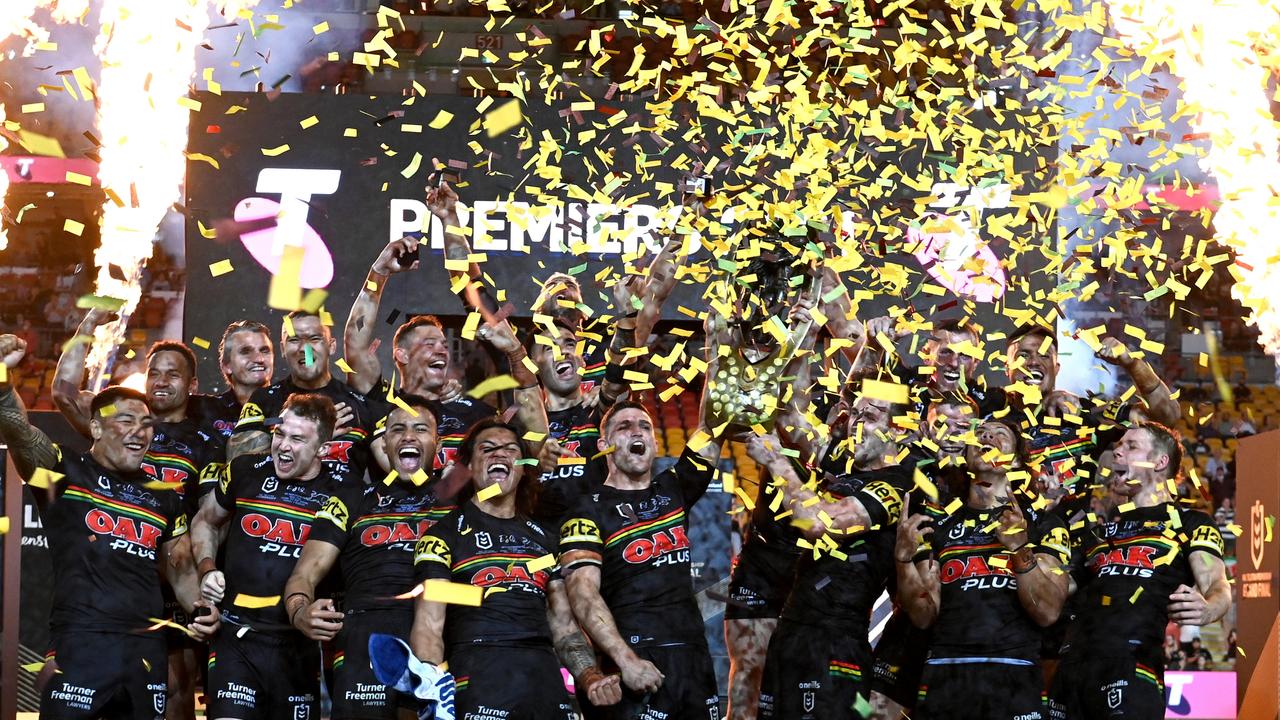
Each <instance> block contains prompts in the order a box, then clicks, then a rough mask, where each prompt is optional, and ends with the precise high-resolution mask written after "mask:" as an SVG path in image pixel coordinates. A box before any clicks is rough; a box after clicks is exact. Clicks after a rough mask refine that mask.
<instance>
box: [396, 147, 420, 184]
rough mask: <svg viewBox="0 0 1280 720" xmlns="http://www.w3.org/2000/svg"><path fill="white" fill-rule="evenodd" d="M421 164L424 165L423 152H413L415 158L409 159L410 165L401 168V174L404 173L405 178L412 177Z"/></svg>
mask: <svg viewBox="0 0 1280 720" xmlns="http://www.w3.org/2000/svg"><path fill="white" fill-rule="evenodd" d="M421 166H422V153H419V152H415V153H414V154H413V159H412V160H410V161H409V165H408V166H406V167H405V169H404V170H401V171H400V174H401V175H403V176H404V177H405V179H408V178H411V177H413V176H414V174H416V173H417V172H418V168H419V167H421Z"/></svg>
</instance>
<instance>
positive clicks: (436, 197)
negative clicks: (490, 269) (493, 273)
mask: <svg viewBox="0 0 1280 720" xmlns="http://www.w3.org/2000/svg"><path fill="white" fill-rule="evenodd" d="M427 209H428V210H430V211H431V214H432V215H435V216H436V218H437V219H439V220H440V225H441V226H442V229H443V230H444V259H445V262H446V263H447V265H446V267H447V268H448V270H449V280H450V281H451V282H452V283H453V284H454V286H455V287H456V285H457V283H458V282H459V279H460V278H467V279H468V280H472V281H475V280H479V279H480V277H481V274H480V266H479V265H478V264H476V263H473V262H467V258H468V257H470V256H471V244H470V243H469V242H467V238H466V236H464V235H462V234H460V233H459V232H457V231H458V230H461V229H462V227H461V225H462V221H461V220H459V219H458V193H457V192H455V191H454V189H453V188H451V187H449V183H447V182H441V183H440V186H439V187H433V188H430V189H428V190H427ZM450 228H453V230H452V231H451V230H450ZM464 263H465V269H464V268H462V266H461V264H464Z"/></svg>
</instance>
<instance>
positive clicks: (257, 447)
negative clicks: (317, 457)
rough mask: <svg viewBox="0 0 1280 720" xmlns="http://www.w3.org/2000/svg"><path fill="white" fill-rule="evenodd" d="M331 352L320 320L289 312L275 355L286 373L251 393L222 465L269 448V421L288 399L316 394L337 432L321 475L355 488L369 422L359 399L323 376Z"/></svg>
mask: <svg viewBox="0 0 1280 720" xmlns="http://www.w3.org/2000/svg"><path fill="white" fill-rule="evenodd" d="M336 349H337V343H336V342H335V341H334V339H333V335H332V334H331V333H330V332H329V328H328V326H326V325H325V324H324V323H323V322H322V321H321V319H320V316H319V315H317V314H315V313H312V312H309V311H307V310H294V311H293V312H291V313H289V314H288V315H286V316H285V318H284V323H283V331H282V334H281V339H280V353H281V357H283V359H284V361H285V364H286V365H287V366H288V368H289V375H288V376H287V377H285V378H284V379H283V380H281V381H279V382H276V383H273V384H271V385H268V386H267V387H265V388H261V389H259V390H255V391H254V393H253V395H251V396H250V398H249V402H247V403H245V405H244V408H243V409H242V410H241V411H240V419H239V420H238V421H237V422H236V431H235V434H234V435H232V436H231V440H230V441H228V443H227V464H228V465H230V464H231V463H232V462H233V461H234V460H235V459H236V458H238V457H240V456H241V455H260V454H263V453H266V452H267V450H268V449H269V448H270V447H271V442H272V441H271V433H270V426H269V424H268V423H269V421H270V420H274V419H275V418H277V417H280V413H281V412H282V410H283V408H284V405H285V403H286V402H288V400H289V398H290V397H292V396H293V395H299V394H313V393H314V394H319V395H323V396H325V397H327V398H329V400H330V401H332V402H333V404H334V408H335V412H336V413H337V429H336V430H335V431H334V432H335V435H334V436H333V438H332V439H326V440H325V443H324V446H325V452H326V454H325V456H324V457H323V458H322V460H323V461H324V463H325V467H326V471H327V472H328V473H331V474H336V475H337V476H338V477H341V478H344V479H349V480H351V481H353V482H361V481H362V480H363V479H364V473H365V468H366V467H367V466H368V462H369V434H370V432H371V431H372V430H373V420H372V418H371V416H370V412H369V406H368V403H367V402H366V400H365V397H364V395H362V394H361V393H360V392H358V391H357V390H355V389H354V388H352V387H351V386H350V385H347V384H346V383H344V382H342V381H341V380H339V379H337V378H335V377H334V376H333V373H331V372H330V370H329V365H330V362H331V358H332V357H333V353H334V351H335V350H336Z"/></svg>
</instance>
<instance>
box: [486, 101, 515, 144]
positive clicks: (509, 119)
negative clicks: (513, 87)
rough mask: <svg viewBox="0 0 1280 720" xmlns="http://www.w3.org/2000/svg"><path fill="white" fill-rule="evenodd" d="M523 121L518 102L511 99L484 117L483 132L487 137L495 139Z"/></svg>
mask: <svg viewBox="0 0 1280 720" xmlns="http://www.w3.org/2000/svg"><path fill="white" fill-rule="evenodd" d="M523 121H524V114H523V113H522V112H521V111H520V101H519V100H517V99H516V98H512V99H510V100H508V101H507V102H505V103H503V104H501V105H499V106H498V107H496V108H494V109H493V110H491V111H490V112H489V114H487V115H485V116H484V123H483V125H484V130H485V132H486V133H488V135H489V137H497V136H499V135H501V134H503V133H505V132H507V131H508V130H510V129H511V128H514V127H515V126H517V125H519V124H520V123H521V122H523Z"/></svg>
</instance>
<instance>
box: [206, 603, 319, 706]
mask: <svg viewBox="0 0 1280 720" xmlns="http://www.w3.org/2000/svg"><path fill="white" fill-rule="evenodd" d="M240 629H241V628H239V627H237V626H235V625H231V624H228V623H225V622H224V623H223V624H222V629H221V630H219V631H218V634H217V636H216V637H214V639H213V642H212V643H211V644H210V645H209V684H208V686H207V687H205V697H206V698H207V700H208V710H207V711H206V713H205V714H206V715H207V716H208V717H211V718H238V719H239V720H259V718H261V720H277V719H280V718H283V719H295V720H303V719H311V720H314V719H315V718H319V717H320V646H319V644H318V643H316V642H315V641H312V640H308V639H306V638H305V637H303V636H302V635H301V634H300V633H296V632H295V633H291V634H288V635H268V634H265V633H261V632H257V631H250V632H247V633H245V634H244V636H243V637H236V633H237V631H239V630H240Z"/></svg>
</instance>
